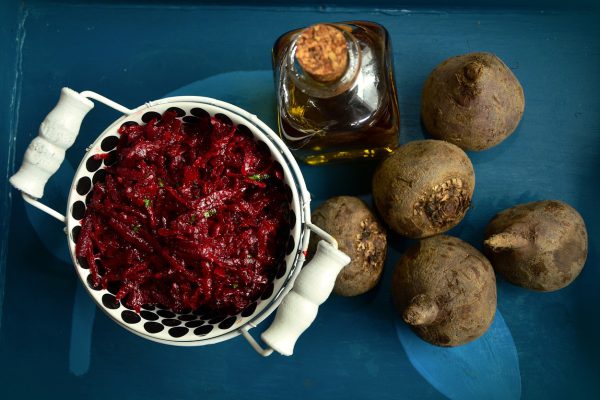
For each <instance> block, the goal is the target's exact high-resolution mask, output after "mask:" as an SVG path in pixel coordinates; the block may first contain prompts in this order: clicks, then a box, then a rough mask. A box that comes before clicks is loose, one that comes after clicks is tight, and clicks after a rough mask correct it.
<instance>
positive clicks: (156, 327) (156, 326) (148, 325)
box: [144, 322, 165, 333]
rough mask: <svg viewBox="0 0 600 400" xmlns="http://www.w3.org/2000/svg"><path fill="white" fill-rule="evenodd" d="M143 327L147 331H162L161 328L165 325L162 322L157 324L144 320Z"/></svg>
mask: <svg viewBox="0 0 600 400" xmlns="http://www.w3.org/2000/svg"><path fill="white" fill-rule="evenodd" d="M144 329H145V330H146V332H148V333H158V332H162V330H163V329H165V327H164V325H163V324H159V323H158V322H146V323H145V324H144Z"/></svg>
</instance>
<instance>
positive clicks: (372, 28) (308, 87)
mask: <svg viewBox="0 0 600 400" xmlns="http://www.w3.org/2000/svg"><path fill="white" fill-rule="evenodd" d="M392 64H393V58H392V51H391V43H390V38H389V34H388V32H387V30H386V29H385V28H384V27H383V26H381V25H379V24H376V23H373V22H365V21H351V22H344V23H335V24H318V25H313V26H310V27H308V28H306V29H297V30H294V31H290V32H288V33H285V34H284V35H282V36H281V37H280V38H279V39H277V41H276V42H275V46H274V48H273V68H274V71H275V85H276V90H277V106H278V124H279V134H280V135H281V137H282V139H283V140H284V142H285V143H286V144H287V145H288V147H289V148H290V149H292V150H293V151H294V154H295V156H296V157H297V158H299V159H300V160H303V161H305V162H306V163H308V164H311V165H319V164H326V163H329V162H334V161H338V160H348V159H358V158H378V157H381V156H383V155H385V154H388V153H390V152H392V151H393V150H394V148H396V147H397V146H398V134H399V129H400V114H399V111H398V99H397V96H396V85H395V82H394V71H393V65H392Z"/></svg>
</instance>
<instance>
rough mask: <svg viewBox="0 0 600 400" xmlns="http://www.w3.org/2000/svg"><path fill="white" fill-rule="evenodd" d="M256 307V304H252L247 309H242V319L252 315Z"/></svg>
mask: <svg viewBox="0 0 600 400" xmlns="http://www.w3.org/2000/svg"><path fill="white" fill-rule="evenodd" d="M256 305H257V303H252V304H250V305H249V306H248V307H246V308H244V311H242V317H249V316H251V315H252V314H254V311H255V310H256Z"/></svg>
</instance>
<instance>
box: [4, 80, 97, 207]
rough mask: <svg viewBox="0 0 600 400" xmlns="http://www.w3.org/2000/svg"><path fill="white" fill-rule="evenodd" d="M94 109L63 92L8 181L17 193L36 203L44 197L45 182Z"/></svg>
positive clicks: (78, 96) (79, 97)
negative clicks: (19, 165)
mask: <svg viewBox="0 0 600 400" xmlns="http://www.w3.org/2000/svg"><path fill="white" fill-rule="evenodd" d="M92 108H94V103H92V102H91V101H90V100H88V99H86V98H85V97H84V96H82V95H81V94H79V93H77V92H75V91H74V90H71V89H69V88H63V89H62V91H61V94H60V99H59V100H58V103H57V104H56V106H55V107H54V109H53V110H52V111H50V113H49V114H48V115H47V116H46V118H45V119H44V121H43V122H42V123H41V125H40V129H39V131H38V136H37V137H36V138H35V139H33V141H32V142H31V143H30V144H29V147H28V148H27V151H26V152H25V156H24V157H23V164H21V168H20V169H19V171H18V172H17V173H16V174H14V175H13V176H12V177H11V178H10V183H11V184H12V185H13V186H14V187H15V188H17V189H19V190H20V191H21V192H23V193H26V194H28V195H29V196H31V197H33V198H35V199H39V198H41V197H42V196H43V195H44V186H45V185H46V182H48V179H50V177H51V176H52V175H54V173H55V172H56V171H58V168H59V167H60V164H62V162H63V160H64V159H65V151H66V150H67V149H68V148H69V147H71V146H72V145H73V143H74V142H75V139H76V138H77V134H78V133H79V128H80V127H81V121H83V118H84V117H85V116H86V114H87V113H88V112H89V111H90V110H91V109H92Z"/></svg>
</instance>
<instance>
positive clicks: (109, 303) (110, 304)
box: [102, 293, 119, 310]
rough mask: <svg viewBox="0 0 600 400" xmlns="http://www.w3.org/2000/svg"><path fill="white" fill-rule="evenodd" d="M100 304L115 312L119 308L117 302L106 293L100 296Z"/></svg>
mask: <svg viewBox="0 0 600 400" xmlns="http://www.w3.org/2000/svg"><path fill="white" fill-rule="evenodd" d="M102 304H103V305H104V307H106V308H110V309H111V310H116V309H117V308H119V302H118V301H117V299H116V298H115V296H113V295H112V294H108V293H106V294H105V295H103V296H102Z"/></svg>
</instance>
